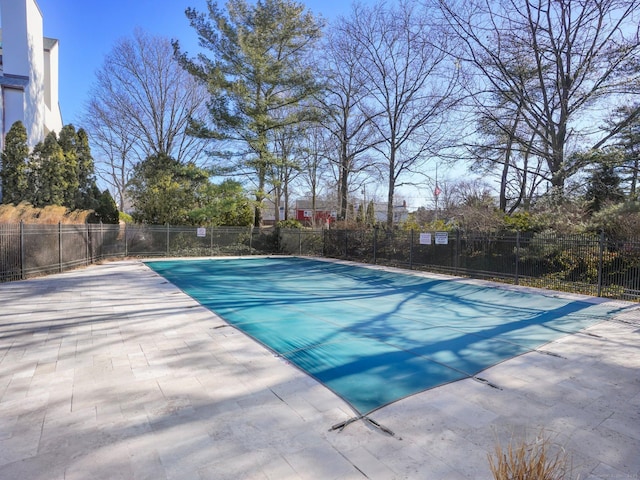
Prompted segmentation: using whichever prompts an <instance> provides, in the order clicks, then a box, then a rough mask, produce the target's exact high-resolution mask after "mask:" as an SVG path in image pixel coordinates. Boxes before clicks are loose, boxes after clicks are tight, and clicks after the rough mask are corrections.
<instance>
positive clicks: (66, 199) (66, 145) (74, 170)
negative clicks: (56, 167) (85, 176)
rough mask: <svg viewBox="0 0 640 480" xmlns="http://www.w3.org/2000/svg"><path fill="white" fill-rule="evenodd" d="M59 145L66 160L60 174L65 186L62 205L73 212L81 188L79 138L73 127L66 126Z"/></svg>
mask: <svg viewBox="0 0 640 480" xmlns="http://www.w3.org/2000/svg"><path fill="white" fill-rule="evenodd" d="M58 145H60V148H61V149H62V155H63V159H64V162H63V165H62V169H61V173H60V174H61V175H62V177H63V179H64V185H65V189H64V192H63V201H62V205H64V206H65V207H68V208H70V209H71V210H75V209H76V203H77V200H78V198H79V196H80V188H79V181H78V154H77V138H76V129H75V128H74V126H73V125H65V126H64V127H62V130H60V135H59V136H58Z"/></svg>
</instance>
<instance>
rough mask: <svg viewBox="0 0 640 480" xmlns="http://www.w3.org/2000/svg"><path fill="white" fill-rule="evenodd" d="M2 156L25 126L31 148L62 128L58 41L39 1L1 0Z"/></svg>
mask: <svg viewBox="0 0 640 480" xmlns="http://www.w3.org/2000/svg"><path fill="white" fill-rule="evenodd" d="M0 28H1V29H0V93H1V95H0V151H1V150H2V148H4V138H5V135H6V133H7V132H8V131H9V129H10V128H11V125H13V124H14V123H15V122H16V121H18V120H20V121H21V122H22V123H23V124H24V126H25V128H26V129H27V135H28V143H29V145H30V146H31V147H33V146H35V145H36V144H37V143H38V142H41V141H42V140H44V137H45V136H46V135H47V134H48V133H49V132H51V131H55V132H59V131H60V129H61V128H62V115H61V114H60V107H59V105H58V40H55V39H53V38H46V37H44V35H43V27H42V12H41V11H40V7H38V4H37V3H36V0H0Z"/></svg>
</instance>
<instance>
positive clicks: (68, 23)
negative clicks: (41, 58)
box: [37, 0, 351, 127]
mask: <svg viewBox="0 0 640 480" xmlns="http://www.w3.org/2000/svg"><path fill="white" fill-rule="evenodd" d="M37 2H38V5H39V6H40V10H41V11H42V15H43V17H44V34H45V35H46V36H47V37H52V38H57V39H58V40H59V42H60V50H59V51H60V60H59V61H60V71H59V82H60V86H59V94H60V108H61V110H62V120H63V122H64V123H65V124H69V123H72V124H74V125H75V126H76V127H81V126H82V125H81V123H80V117H81V114H82V109H83V105H84V104H85V103H86V101H87V100H88V92H89V90H90V88H91V85H92V84H93V83H94V80H95V72H96V71H97V70H98V69H100V67H101V66H102V64H103V62H104V57H105V55H106V54H107V53H109V52H110V51H111V49H112V48H113V46H114V45H115V43H116V41H117V40H119V39H120V38H123V37H130V36H131V35H132V34H133V31H134V30H135V29H136V28H137V27H139V28H142V29H143V30H144V31H146V32H148V33H151V34H154V35H163V36H166V37H168V38H172V39H177V40H179V41H180V43H181V44H182V45H183V48H184V49H185V50H187V51H188V52H190V53H191V52H195V50H196V49H197V37H196V34H195V31H194V30H193V28H191V26H189V23H188V21H187V18H186V17H185V15H184V11H185V10H186V8H187V7H193V8H196V9H197V10H199V11H203V12H206V11H207V7H206V4H207V2H206V0H133V1H132V0H110V1H107V2H105V1H98V0H82V1H78V0H37ZM224 3H225V2H224V1H222V2H219V4H221V5H223V4H224ZM302 3H304V4H305V5H307V7H308V8H309V9H310V10H311V11H312V12H313V13H315V14H319V15H321V16H322V17H324V18H325V19H327V20H331V19H332V18H335V17H336V16H338V15H347V14H348V13H349V10H350V5H351V4H350V1H349V0H306V1H303V2H302Z"/></svg>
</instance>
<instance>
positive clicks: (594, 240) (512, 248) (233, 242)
mask: <svg viewBox="0 0 640 480" xmlns="http://www.w3.org/2000/svg"><path fill="white" fill-rule="evenodd" d="M264 254H281V255H310V256H326V257H333V258H341V259H347V260H354V261H359V262H364V263H372V264H382V265H392V266H398V267H403V268H410V269H418V270H427V271H433V272H441V273H449V274H454V275H464V276H472V277H479V278H486V279H491V280H498V281H504V282H511V283H515V284H520V285H530V286H537V287H544V288H550V289H554V290H563V291H569V292H576V293H584V294H588V295H597V296H604V297H610V298H618V299H625V300H632V301H640V239H612V238H606V237H605V236H604V235H570V236H567V235H564V236H559V235H553V234H541V233H526V234H520V233H503V234H491V235H487V234H479V233H465V232H422V233H420V232H404V231H390V232H387V231H384V230H381V229H370V230H302V229H291V230H288V229H287V230H285V229H273V228H272V229H256V228H244V227H215V228H196V227H177V226H168V225H164V226H150V225H31V224H11V225H0V282H6V281H12V280H20V279H24V278H27V277H30V276H34V275H42V274H49V273H55V272H61V271H64V270H67V269H70V268H74V267H77V266H80V265H88V264H91V263H94V262H97V261H100V260H103V259H108V258H119V257H120V258H124V257H150V256H170V257H178V256H184V257H187V256H225V255H226V256H235V255H264Z"/></svg>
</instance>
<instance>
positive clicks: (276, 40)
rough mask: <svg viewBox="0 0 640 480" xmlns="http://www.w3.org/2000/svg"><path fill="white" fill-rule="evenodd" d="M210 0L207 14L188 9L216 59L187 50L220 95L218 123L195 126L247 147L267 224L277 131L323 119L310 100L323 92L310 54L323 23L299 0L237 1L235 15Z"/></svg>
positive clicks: (245, 165)
mask: <svg viewBox="0 0 640 480" xmlns="http://www.w3.org/2000/svg"><path fill="white" fill-rule="evenodd" d="M207 4H208V7H209V12H208V14H207V15H205V14H202V13H199V12H197V11H196V10H194V9H192V8H189V9H187V12H186V13H187V17H188V18H189V20H190V23H191V26H192V27H193V28H194V29H195V30H196V32H197V33H198V36H199V40H200V44H201V45H202V46H203V47H205V48H208V49H209V50H210V51H211V52H212V54H213V55H212V58H211V59H209V58H207V57H206V56H204V55H200V56H199V57H198V58H197V59H190V58H188V57H187V56H186V54H179V58H180V60H181V62H182V64H183V66H184V67H185V68H186V69H187V70H188V71H189V72H191V73H192V74H193V75H195V76H196V77H198V78H200V79H201V80H202V82H203V83H204V84H205V85H207V87H208V88H209V92H210V94H211V97H212V98H211V101H210V102H209V105H210V113H211V116H210V118H211V125H205V124H203V123H198V124H194V125H192V131H193V133H194V134H196V135H197V136H200V137H203V138H217V139H225V140H231V141H235V142H238V145H241V146H242V147H241V148H244V151H243V152H242V153H243V155H238V157H240V158H242V162H241V164H240V165H238V166H237V167H238V169H240V170H244V171H246V172H247V173H249V172H250V173H251V175H252V176H254V179H255V185H256V188H255V200H256V203H255V205H256V210H255V224H256V226H259V225H260V224H261V220H262V215H261V210H260V205H261V203H262V200H264V198H265V197H266V190H267V188H266V183H267V180H268V178H267V174H268V172H269V171H270V170H271V168H272V167H273V166H274V164H276V162H277V158H276V157H277V156H276V155H275V154H274V152H273V148H272V145H271V143H272V142H273V139H274V136H275V134H276V133H278V132H280V131H282V129H284V128H285V127H287V126H293V125H297V124H301V123H304V122H307V121H309V120H310V119H315V118H316V117H317V112H315V111H314V110H313V109H309V108H306V109H305V108H302V105H303V103H304V102H305V101H307V100H310V99H311V97H312V96H313V95H315V94H316V93H318V91H319V90H320V88H319V84H318V82H317V81H316V77H317V75H316V74H315V73H314V69H313V67H314V66H313V65H312V62H310V61H309V59H310V58H311V53H312V50H313V48H314V46H315V45H316V44H317V41H318V40H319V38H320V35H321V28H322V23H321V22H320V21H318V20H317V19H316V18H314V17H313V15H312V14H311V13H309V12H308V11H306V9H305V7H304V5H302V4H301V3H296V2H293V1H291V0H261V1H258V2H255V3H254V2H247V1H246V0H229V2H228V3H227V10H228V14H225V13H224V12H223V11H222V10H221V9H220V8H219V7H218V5H217V3H216V2H214V1H209V2H207ZM175 48H176V49H177V50H178V49H179V47H178V45H177V44H175Z"/></svg>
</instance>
